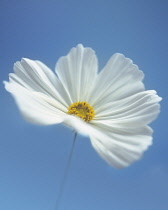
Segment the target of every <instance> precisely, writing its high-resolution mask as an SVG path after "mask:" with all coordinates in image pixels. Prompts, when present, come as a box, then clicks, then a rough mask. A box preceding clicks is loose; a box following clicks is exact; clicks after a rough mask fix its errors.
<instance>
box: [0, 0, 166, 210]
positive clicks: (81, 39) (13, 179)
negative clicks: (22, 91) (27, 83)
mask: <svg viewBox="0 0 168 210" xmlns="http://www.w3.org/2000/svg"><path fill="white" fill-rule="evenodd" d="M167 10H168V2H167V1H166V0H146V1H145V0H141V1H136V0H130V1H127V0H123V1H119V0H84V1H80V0H74V1H71V0H69V1H68V0H67V1H65V0H27V1H21V0H12V1H9V0H1V1H0V26H1V27H0V29H1V32H0V80H1V82H0V107H1V108H0V121H1V124H0V210H55V202H56V197H57V195H58V189H59V186H60V180H61V177H62V175H63V171H64V168H65V165H66V162H67V158H68V154H69V151H70V148H71V145H72V139H73V134H72V132H71V130H69V129H67V128H65V127H64V126H63V125H53V126H48V127H41V126H35V125H32V124H29V123H27V122H25V121H24V120H23V119H22V117H21V115H20V113H19V111H18V109H17V107H16V105H15V103H14V100H13V98H12V97H11V95H10V94H9V93H7V92H6V91H5V90H4V87H3V84H2V81H3V80H8V74H9V73H10V72H13V63H14V62H16V61H17V60H20V59H21V58H22V57H27V58H30V59H38V60H41V61H42V62H44V63H45V64H46V65H48V66H49V67H50V68H51V69H53V70H54V66H55V63H56V61H57V60H58V58H59V57H60V56H63V55H66V54H67V53H68V51H69V50H70V49H71V48H72V47H73V46H76V45H77V44H78V43H82V44H84V46H89V47H92V48H93V49H94V50H95V51H96V53H97V56H98V59H99V67H100V69H101V68H102V67H103V66H104V65H105V63H106V62H107V60H108V59H109V57H110V56H111V55H112V54H113V53H115V52H121V53H123V54H124V55H125V56H127V57H129V58H131V59H132V60H133V61H134V63H136V64H137V65H138V66H139V67H140V69H141V70H143V71H144V73H145V80H144V83H145V85H146V89H155V90H157V92H158V94H159V95H160V96H161V97H163V99H164V100H163V101H162V103H161V114H160V116H159V118H158V119H157V120H156V121H155V122H153V123H152V124H151V126H152V128H153V129H154V143H153V146H151V147H150V148H149V150H148V151H147V152H145V154H144V156H143V158H142V159H141V160H140V161H138V162H136V163H135V164H133V165H131V166H130V167H128V168H125V169H122V170H116V169H114V168H112V167H110V166H108V165H107V164H106V163H105V162H104V161H103V160H102V159H101V158H100V157H99V156H98V155H97V153H96V152H95V151H94V149H93V148H92V147H91V144H90V141H89V139H88V138H85V137H82V136H78V140H77V144H76V147H75V152H74V156H73V160H72V165H71V169H70V173H69V177H68V182H67V185H66V188H65V193H64V195H63V198H62V203H61V206H60V210H161V209H168V138H167V136H168V133H167V130H168V129H167V117H168V114H167V107H168V101H167V100H168V94H167V90H168V85H167V83H168V73H167V72H168V65H167V63H168V13H167Z"/></svg>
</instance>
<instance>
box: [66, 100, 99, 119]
mask: <svg viewBox="0 0 168 210" xmlns="http://www.w3.org/2000/svg"><path fill="white" fill-rule="evenodd" d="M67 113H68V114H71V115H75V116H78V117H80V118H81V119H83V120H84V121H86V122H89V121H90V120H92V119H93V117H94V116H95V114H94V109H93V107H91V106H90V104H89V103H87V102H85V101H84V102H76V103H73V104H71V105H70V106H69V107H68V112H67Z"/></svg>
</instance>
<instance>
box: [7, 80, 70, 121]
mask: <svg viewBox="0 0 168 210" xmlns="http://www.w3.org/2000/svg"><path fill="white" fill-rule="evenodd" d="M5 87H6V90H7V91H9V92H10V93H11V94H12V95H13V97H14V98H15V101H16V103H17V105H18V107H19V109H20V111H21V114H22V115H23V117H24V118H25V119H26V120H27V121H29V122H31V123H34V124H40V125H51V124H57V123H61V122H63V121H64V118H65V115H66V114H65V113H64V107H63V106H62V108H61V107H59V109H58V108H57V107H58V105H57V102H56V101H55V100H53V98H51V97H49V96H47V95H45V94H43V93H40V92H33V91H30V90H27V89H26V88H24V87H22V86H21V85H18V84H17V83H15V82H10V83H8V82H5ZM61 109H62V111H61Z"/></svg>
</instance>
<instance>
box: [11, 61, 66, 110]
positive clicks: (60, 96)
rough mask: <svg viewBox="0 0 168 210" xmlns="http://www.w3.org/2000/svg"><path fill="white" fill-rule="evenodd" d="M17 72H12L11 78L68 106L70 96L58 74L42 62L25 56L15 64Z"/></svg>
mask: <svg viewBox="0 0 168 210" xmlns="http://www.w3.org/2000/svg"><path fill="white" fill-rule="evenodd" d="M14 71H15V74H10V80H13V81H15V82H16V83H18V84H20V85H22V86H23V87H25V88H27V89H28V90H32V91H37V92H41V93H44V94H46V95H49V96H51V97H53V98H55V99H56V100H57V101H58V102H59V103H61V104H62V105H63V106H65V107H67V106H68V103H69V97H68V95H67V93H66V92H65V90H64V88H63V86H62V84H61V83H60V81H59V80H58V79H57V77H56V75H54V73H53V72H52V71H51V70H50V69H49V68H48V67H47V66H46V65H45V64H43V63H42V62H40V61H33V60H30V59H27V58H23V59H22V60H21V62H19V61H18V62H16V63H15V64H14Z"/></svg>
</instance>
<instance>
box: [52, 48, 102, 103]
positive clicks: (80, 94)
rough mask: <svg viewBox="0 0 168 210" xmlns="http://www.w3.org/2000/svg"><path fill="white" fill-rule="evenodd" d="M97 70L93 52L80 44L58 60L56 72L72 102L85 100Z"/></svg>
mask: <svg viewBox="0 0 168 210" xmlns="http://www.w3.org/2000/svg"><path fill="white" fill-rule="evenodd" d="M97 70H98V64H97V57H96V55H95V52H94V51H93V50H92V49H91V48H84V47H83V46H82V45H81V44H80V45H77V47H76V48H72V49H71V51H70V52H69V54H68V55H67V56H64V57H61V58H60V59H59V60H58V62H57V65H56V73H57V75H58V78H59V80H60V81H61V82H62V84H63V86H64V87H65V89H66V91H67V92H69V94H70V96H71V102H72V103H74V102H77V101H86V100H87V97H88V94H89V93H90V90H91V89H92V87H93V86H94V83H95V79H96V76H97ZM69 105H70V104H69Z"/></svg>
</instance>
